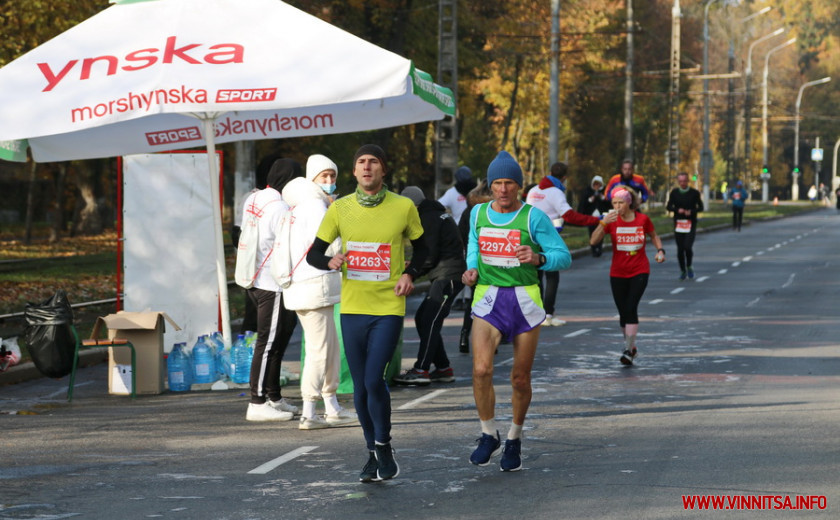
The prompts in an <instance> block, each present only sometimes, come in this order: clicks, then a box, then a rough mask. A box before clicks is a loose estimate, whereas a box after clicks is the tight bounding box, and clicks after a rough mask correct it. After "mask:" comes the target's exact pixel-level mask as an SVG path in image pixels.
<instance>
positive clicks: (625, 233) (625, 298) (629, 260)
mask: <svg viewBox="0 0 840 520" xmlns="http://www.w3.org/2000/svg"><path fill="white" fill-rule="evenodd" d="M638 205H639V197H638V196H637V195H636V194H635V192H633V191H632V189H631V188H627V187H621V188H619V189H617V190H615V191H614V192H613V194H612V206H613V211H610V212H609V213H607V214H606V215H605V216H604V218H603V220H601V225H600V226H598V229H596V230H595V231H594V232H593V233H592V236H591V237H590V242H589V243H590V244H597V243H598V242H599V241H601V240H602V239H603V238H604V235H605V234H609V235H610V238H611V240H612V250H613V256H612V264H611V265H610V287H611V289H612V294H613V300H615V306H616V307H617V308H618V316H619V323H620V325H621V330H622V332H623V333H624V352H622V354H621V363H622V364H624V365H632V364H633V359H635V357H636V354H637V352H638V351H637V349H636V334H638V332H639V313H638V309H639V302H640V301H641V299H642V295H643V294H644V293H645V288H646V287H647V282H648V277H649V276H650V262H648V258H647V254H646V253H645V241H646V239H647V237H650V241H651V243H653V245H654V246H655V247H656V256H655V260H656V262H657V263H661V262H664V261H665V250H664V249H662V240H660V239H659V235H657V234H656V230H654V228H653V222H651V220H650V219H649V218H648V216H647V215H645V214H644V213H640V212H638V211H636V209H637V208H638Z"/></svg>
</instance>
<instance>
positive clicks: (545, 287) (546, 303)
mask: <svg viewBox="0 0 840 520" xmlns="http://www.w3.org/2000/svg"><path fill="white" fill-rule="evenodd" d="M537 275H538V276H539V279H540V289H541V292H542V301H543V309H544V310H545V313H546V314H554V303H555V302H556V301H557V284H559V283H560V273H559V272H558V271H542V270H538V271H537Z"/></svg>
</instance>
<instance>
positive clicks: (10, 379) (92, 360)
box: [0, 348, 108, 386]
mask: <svg viewBox="0 0 840 520" xmlns="http://www.w3.org/2000/svg"><path fill="white" fill-rule="evenodd" d="M105 361H108V351H107V350H106V349H104V348H103V349H101V350H100V349H88V350H83V351H81V352H79V365H78V367H77V368H82V367H87V366H92V365H97V364H99V363H103V362H105ZM43 377H46V376H44V374H42V373H41V372H40V371H39V370H38V368H37V367H36V366H35V363H33V362H31V361H27V362H25V363H21V364H19V365H15V366H13V367H10V368H9V369H8V370H7V371H5V372H0V386H6V385H16V384H18V383H24V382H26V381H31V380H33V379H41V378H43ZM65 377H66V376H65ZM58 379H62V378H58Z"/></svg>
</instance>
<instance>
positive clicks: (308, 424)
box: [298, 415, 330, 430]
mask: <svg viewBox="0 0 840 520" xmlns="http://www.w3.org/2000/svg"><path fill="white" fill-rule="evenodd" d="M329 427H330V423H328V422H327V421H325V420H324V419H322V418H321V417H320V416H318V415H316V416H314V417H301V418H300V425H299V426H298V429H300V430H321V429H324V428H329Z"/></svg>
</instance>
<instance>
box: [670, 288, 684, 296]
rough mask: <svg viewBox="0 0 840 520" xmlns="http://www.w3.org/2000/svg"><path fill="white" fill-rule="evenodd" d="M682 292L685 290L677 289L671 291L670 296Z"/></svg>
mask: <svg viewBox="0 0 840 520" xmlns="http://www.w3.org/2000/svg"><path fill="white" fill-rule="evenodd" d="M684 290H685V287H677V288H676V289H674V290H673V291H671V294H679V293H681V292H683V291H684Z"/></svg>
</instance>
